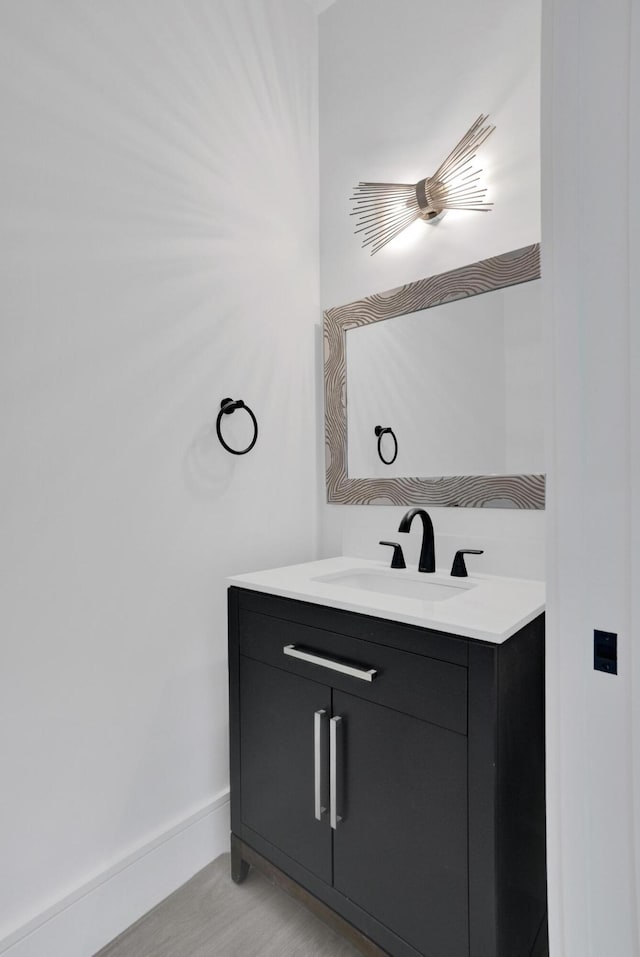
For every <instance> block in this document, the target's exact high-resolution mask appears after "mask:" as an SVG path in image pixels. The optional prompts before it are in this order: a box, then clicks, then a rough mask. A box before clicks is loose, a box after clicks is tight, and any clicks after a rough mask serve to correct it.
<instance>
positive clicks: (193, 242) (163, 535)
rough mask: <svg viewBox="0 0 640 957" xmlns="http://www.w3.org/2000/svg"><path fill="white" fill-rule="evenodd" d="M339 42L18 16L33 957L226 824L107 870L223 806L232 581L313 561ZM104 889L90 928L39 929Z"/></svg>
mask: <svg viewBox="0 0 640 957" xmlns="http://www.w3.org/2000/svg"><path fill="white" fill-rule="evenodd" d="M316 49H317V20H316V17H315V15H314V13H313V11H312V9H311V8H310V7H309V6H307V5H306V4H302V3H300V2H298V0H268V2H267V0H215V2H211V0H184V2H180V3H176V2H173V0H136V2H135V3H131V2H129V0H110V2H109V3H85V2H82V0H55V2H54V0H20V2H19V3H3V4H2V5H0V116H1V117H2V150H0V206H1V208H2V216H1V217H0V237H1V239H0V248H1V253H2V254H1V256H0V296H1V297H2V305H1V310H2V325H1V330H2V332H1V335H2V343H1V346H0V362H1V363H2V372H1V378H2V400H1V408H2V413H1V418H2V453H3V466H2V469H1V471H0V487H1V493H0V508H1V510H2V519H1V524H2V529H3V531H2V559H1V560H2V575H1V577H2V582H3V597H2V603H1V605H0V609H1V610H0V616H1V624H0V632H1V635H2V638H1V649H2V650H1V656H2V665H1V667H0V755H1V765H2V782H3V783H2V789H1V794H0V804H1V813H0V949H2V947H3V945H2V943H1V942H2V941H3V940H4V946H5V947H6V945H8V944H9V943H10V942H12V941H13V942H14V946H13V947H12V948H11V949H10V952H11V957H14V955H15V957H18V954H20V955H22V954H26V953H27V952H28V953H29V954H43V955H44V954H46V957H76V955H77V957H81V955H82V957H84V955H87V954H90V953H93V952H94V951H95V950H97V949H98V947H99V946H100V945H101V944H103V943H104V942H105V940H106V939H107V938H108V937H110V936H113V934H114V933H117V932H118V931H120V930H122V929H123V926H124V924H126V923H129V922H130V921H131V920H133V919H135V918H137V917H138V916H139V915H140V913H141V912H142V911H143V910H146V909H147V907H149V906H151V905H152V904H153V903H155V902H156V900H157V899H158V898H159V897H162V896H163V895H164V894H166V893H168V892H169V891H170V890H172V889H173V887H174V886H176V885H177V884H180V883H182V881H183V880H185V879H186V878H187V877H189V876H190V875H191V873H193V871H194V870H195V869H197V868H198V867H200V866H203V864H204V863H206V861H207V860H209V859H210V858H211V857H213V856H215V855H216V854H217V853H219V852H220V851H221V850H222V848H223V847H224V843H225V842H226V833H225V830H226V826H225V823H224V815H223V817H222V818H221V819H220V820H221V823H220V824H219V825H217V826H216V828H213V829H211V828H210V829H209V830H208V831H206V833H205V834H204V837H205V839H206V843H205V844H202V842H200V843H198V842H194V841H191V844H193V845H195V846H193V847H192V846H191V845H189V848H187V849H186V850H185V849H184V848H186V844H185V843H184V842H183V844H182V845H181V847H182V848H183V851H179V849H178V850H176V849H175V848H174V850H173V851H171V852H167V853H166V854H165V856H164V858H163V860H162V861H160V859H159V858H158V857H156V858H153V860H154V861H155V862H156V863H155V865H154V866H155V870H156V873H155V874H153V875H151V874H150V873H149V872H148V870H149V869H147V872H145V875H143V876H142V877H141V879H140V881H138V882H136V881H134V882H132V883H131V882H130V886H129V885H126V882H125V883H122V884H118V883H117V881H116V883H114V881H115V880H116V877H117V875H118V874H121V873H124V872H122V867H124V865H125V864H127V862H128V863H129V864H130V863H131V858H130V855H132V854H133V857H134V858H136V860H137V859H138V858H140V857H141V855H142V854H143V853H147V852H149V851H150V849H151V850H153V849H157V848H158V847H159V846H160V845H162V846H164V845H163V841H164V839H165V838H166V837H167V836H168V837H171V835H172V834H174V833H176V829H177V832H180V833H182V831H181V828H183V825H184V828H186V827H187V825H189V827H191V826H192V825H194V822H195V823H198V822H200V821H201V817H202V814H206V813H209V811H210V812H211V813H213V811H214V810H216V809H219V808H221V807H222V809H223V810H224V807H223V805H224V799H225V795H226V791H227V788H228V769H227V671H226V606H225V586H224V577H225V576H226V575H228V574H232V573H235V572H241V571H248V570H250V569H254V568H258V567H261V566H263V567H264V566H269V565H277V564H285V563H288V562H295V561H302V560H306V559H310V558H313V557H314V554H315V518H316V511H315V507H316V500H317V494H318V492H317V488H318V482H319V480H320V479H321V467H320V466H319V464H318V463H317V461H316V437H315V391H316V390H315V385H314V376H315V375H316V360H315V355H314V350H315V348H316V347H315V338H316V336H315V329H314V325H315V324H316V323H317V322H318V318H319V311H318V280H317V273H318V267H317V262H318V249H317V99H316V97H317V85H316V84H317V81H316V70H317V58H316ZM225 396H232V397H242V398H244V399H246V401H247V402H248V403H250V404H251V406H252V407H253V409H254V410H255V412H256V415H257V416H258V419H259V422H260V438H259V441H258V444H257V446H256V448H255V450H254V451H253V452H252V453H251V454H250V455H247V456H246V457H245V458H232V457H231V456H229V455H227V454H226V453H224V452H223V451H222V449H221V447H220V445H219V444H218V442H217V439H216V437H215V430H214V423H215V417H216V413H217V410H218V407H219V402H220V400H221V399H222V398H223V397H225ZM237 415H238V416H239V415H240V413H237ZM228 424H229V426H231V425H232V423H231V422H229V423H228ZM194 815H195V817H194ZM194 826H195V825H194ZM198 826H200V824H199V823H198ZM189 833H190V834H191V833H195V832H193V831H189ZM185 840H186V839H185ZM221 842H222V843H221ZM187 843H188V842H187ZM172 846H173V845H172ZM136 855H137V857H136ZM149 860H152V858H149ZM158 867H160V868H161V869H162V870H161V879H160V877H159V876H158V874H159V872H158ZM127 873H132V872H131V871H130V870H129V871H127ZM114 875H116V877H114ZM103 877H110V878H111V880H110V882H109V883H108V885H101V884H100V882H101V880H102V878H103ZM147 879H149V880H150V881H151V883H150V884H149V885H148V886H143V885H144V880H147ZM87 882H89V883H88V884H87ZM154 882H155V883H154ZM98 885H100V886H104V888H107V886H108V895H109V899H108V901H107V900H106V898H105V897H104V896H103V897H102V898H100V899H99V900H98V899H95V901H94V902H93V903H90V909H91V907H93V908H94V912H93V913H87V907H86V906H85V918H86V921H87V926H86V927H85V926H84V925H83V924H82V921H76V922H75V923H76V926H75V927H72V926H71V925H72V924H73V922H72V921H71V922H69V929H68V936H67V937H65V936H64V934H62V937H60V934H59V935H58V937H57V938H56V940H58V943H57V944H56V945H55V946H54V945H52V944H51V939H53V938H51V937H49V938H47V937H46V934H45V932H44V930H43V931H37V927H38V922H39V918H38V915H42V914H43V913H44V912H45V911H47V914H48V916H49V917H51V916H52V914H53V915H54V922H55V919H57V918H55V913H57V912H58V910H60V908H58V909H57V910H56V902H60V901H61V900H62V899H64V898H67V895H71V898H70V899H72V900H75V899H76V898H77V897H78V896H79V895H81V894H82V893H83V888H84V889H86V888H87V887H89V888H94V889H95V887H97V886H98ZM118 888H120V890H121V893H119V891H118ZM105 893H107V891H106V890H105ZM93 900H94V899H93V898H91V899H90V901H93ZM105 902H106V903H105ZM85 905H86V901H85ZM50 907H53V911H50V910H49V911H48V910H47V909H48V908H50ZM105 908H106V913H105ZM45 916H47V915H46V914H45ZM32 919H35V924H34V923H29V922H30V921H31V920H32ZM50 923H51V922H50ZM25 926H26V927H27V929H30V930H34V928H36V931H35V932H34V933H33V934H32V935H31V936H30V937H29V938H28V940H26V941H22V943H20V942H18V940H19V938H20V937H21V930H20V928H24V927H25ZM59 926H61V925H59ZM61 933H62V932H61ZM65 933H66V932H65ZM61 941H62V942H61Z"/></svg>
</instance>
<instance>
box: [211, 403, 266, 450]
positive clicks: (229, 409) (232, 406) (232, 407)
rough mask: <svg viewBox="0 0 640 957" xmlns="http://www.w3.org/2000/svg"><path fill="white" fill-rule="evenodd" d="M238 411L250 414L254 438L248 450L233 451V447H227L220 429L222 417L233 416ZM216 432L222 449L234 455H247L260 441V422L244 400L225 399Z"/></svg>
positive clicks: (221, 405)
mask: <svg viewBox="0 0 640 957" xmlns="http://www.w3.org/2000/svg"><path fill="white" fill-rule="evenodd" d="M236 409H244V410H245V412H248V413H249V415H250V416H251V421H252V422H253V438H252V439H251V442H250V443H249V445H248V446H247V447H246V449H240V450H238V449H232V448H231V446H230V445H227V443H226V442H225V440H224V439H223V438H222V430H221V429H220V423H221V422H222V416H223V415H231V414H232V413H233V412H235V411H236ZM216 432H217V434H218V438H219V439H220V443H221V445H222V447H223V448H225V449H226V450H227V452H231V454H232V455H246V454H247V452H250V451H251V449H252V448H253V446H254V445H255V444H256V442H257V441H258V421H257V419H256V417H255V415H254V414H253V412H252V411H251V409H250V408H249V406H248V405H245V404H244V402H243V401H242V399H235V400H234V399H223V400H222V402H221V403H220V411H219V412H218V418H217V419H216Z"/></svg>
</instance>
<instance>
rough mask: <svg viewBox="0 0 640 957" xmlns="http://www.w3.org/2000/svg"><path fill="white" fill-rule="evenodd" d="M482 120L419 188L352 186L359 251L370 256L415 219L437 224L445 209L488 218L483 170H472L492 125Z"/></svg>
mask: <svg viewBox="0 0 640 957" xmlns="http://www.w3.org/2000/svg"><path fill="white" fill-rule="evenodd" d="M488 118H489V117H488V116H484V115H482V114H481V115H480V116H479V117H478V119H477V120H476V121H475V123H474V124H473V126H472V127H471V128H470V129H469V130H468V131H467V132H466V133H465V135H464V136H463V137H462V139H461V140H460V142H459V143H458V145H457V146H456V147H455V149H453V150H452V151H451V153H449V155H448V156H447V158H446V160H445V161H444V162H443V163H442V164H441V165H440V166H439V167H438V169H437V170H436V171H435V173H434V174H433V176H427V177H426V178H425V179H421V180H420V181H419V182H418V183H414V184H411V183H359V184H358V186H355V187H354V189H355V196H352V197H351V200H352V201H353V203H354V209H353V212H352V213H351V215H352V216H357V217H358V219H357V220H356V225H357V226H358V229H356V230H355V232H356V235H357V234H358V233H363V242H362V247H363V249H365V248H366V247H367V246H371V255H372V256H373V255H374V253H377V252H378V251H379V250H380V249H382V247H383V246H386V245H387V243H390V242H391V240H392V239H395V237H396V236H398V235H399V234H400V233H401V232H402V231H403V230H405V229H406V228H407V227H408V226H410V225H411V223H413V222H415V221H416V219H423V220H425V221H426V222H430V223H435V222H437V221H438V220H439V219H440V218H441V216H442V215H443V214H444V213H445V212H446V211H447V210H448V209H466V210H474V211H476V212H479V213H487V212H489V211H490V210H491V207H492V206H493V203H487V202H486V201H485V198H484V197H485V194H486V192H487V189H486V187H485V186H482V185H479V184H480V174H481V173H482V170H481V169H476V168H474V166H473V160H474V159H475V157H476V153H477V152H478V150H479V149H480V147H481V146H482V144H483V143H484V141H485V140H486V139H487V138H488V137H489V136H490V135H491V134H492V133H493V131H494V130H495V126H491V125H489V124H488V123H487V120H488Z"/></svg>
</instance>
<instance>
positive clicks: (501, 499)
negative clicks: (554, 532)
mask: <svg viewBox="0 0 640 957" xmlns="http://www.w3.org/2000/svg"><path fill="white" fill-rule="evenodd" d="M539 278H540V246H539V244H537V243H536V244H535V245H533V246H526V247H524V248H523V249H516V250H513V251H511V252H508V253H503V254H502V255H501V256H494V257H493V258H492V259H483V260H482V261H480V262H477V263H472V264H471V265H470V266H462V267H461V268H460V269H453V270H451V271H450V272H446V273H441V274H440V275H437V276H430V277H428V278H427V279H419V280H418V281H417V282H412V283H409V284H408V285H406V286H400V287H398V288H397V289H391V290H389V291H388V292H383V293H379V294H377V295H374V296H368V297H367V298H366V299H360V300H358V301H357V302H351V303H348V304H347V305H346V306H338V307H336V308H334V309H328V310H327V311H326V312H325V313H324V390H325V446H326V463H327V464H326V477H327V501H328V502H330V503H331V502H333V503H340V504H342V505H440V506H459V507H464V508H525V509H542V508H544V498H545V476H544V474H537V475H454V476H444V477H438V478H391V479H379V478H371V479H367V478H358V479H350V478H349V477H348V475H347V369H346V362H345V358H346V338H345V335H346V332H347V331H348V330H349V329H355V328H356V327H358V326H365V325H369V324H370V323H373V322H380V321H382V320H383V319H390V318H392V317H394V316H402V315H407V314H409V313H413V312H417V311H419V310H422V309H429V308H430V307H431V306H437V305H441V304H442V303H446V302H453V301H454V300H457V299H465V298H467V297H469V296H477V295H480V294H481V293H485V292H492V291H494V290H496V289H504V288H506V287H508V286H515V285H518V284H520V283H523V282H529V281H530V280H532V279H539Z"/></svg>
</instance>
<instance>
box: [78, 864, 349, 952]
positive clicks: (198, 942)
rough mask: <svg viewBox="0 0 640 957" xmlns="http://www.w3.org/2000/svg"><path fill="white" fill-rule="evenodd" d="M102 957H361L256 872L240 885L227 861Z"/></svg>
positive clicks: (154, 912) (179, 892) (135, 927)
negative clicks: (233, 877)
mask: <svg viewBox="0 0 640 957" xmlns="http://www.w3.org/2000/svg"><path fill="white" fill-rule="evenodd" d="M96 957H359V955H358V952H357V951H356V950H355V949H354V948H353V947H352V946H351V945H350V944H348V943H347V942H346V941H344V940H342V938H340V937H338V936H337V934H335V933H334V932H333V931H332V930H331V929H330V928H328V927H327V926H326V925H325V924H323V923H322V922H321V921H320V920H318V918H317V917H314V915H313V914H310V913H309V912H308V911H307V910H306V908H304V907H303V906H302V905H301V904H299V903H297V901H294V900H292V899H291V898H290V897H288V896H287V895H286V894H285V893H284V892H283V891H281V890H280V889H278V888H276V887H274V886H272V885H271V884H269V883H268V882H267V881H266V880H265V879H264V877H262V876H261V875H260V874H259V873H258V872H257V871H255V870H254V869H252V870H251V871H250V873H249V876H248V877H247V879H246V880H245V882H244V883H243V884H241V885H236V884H234V883H233V882H232V880H231V876H230V863H229V855H228V854H224V855H222V857H219V858H218V859H217V860H215V861H214V862H213V863H212V864H210V865H209V866H208V867H206V868H205V869H204V870H202V871H200V873H199V874H196V876H195V877H193V878H192V879H191V880H190V881H189V882H188V883H187V884H185V885H184V886H183V887H181V888H179V890H177V891H176V892H175V893H174V894H172V895H171V897H168V898H167V899H166V900H165V901H162V903H161V904H158V906H157V907H155V908H154V909H153V910H152V911H150V912H149V913H148V914H146V915H145V916H144V917H143V918H142V919H141V920H139V921H138V922H137V923H136V924H134V925H133V927H130V928H129V930H127V931H125V932H124V933H123V934H122V935H121V936H120V937H118V938H117V939H116V940H114V941H112V942H111V943H110V944H108V945H107V946H106V947H105V948H103V949H102V950H101V951H100V953H99V954H96Z"/></svg>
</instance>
